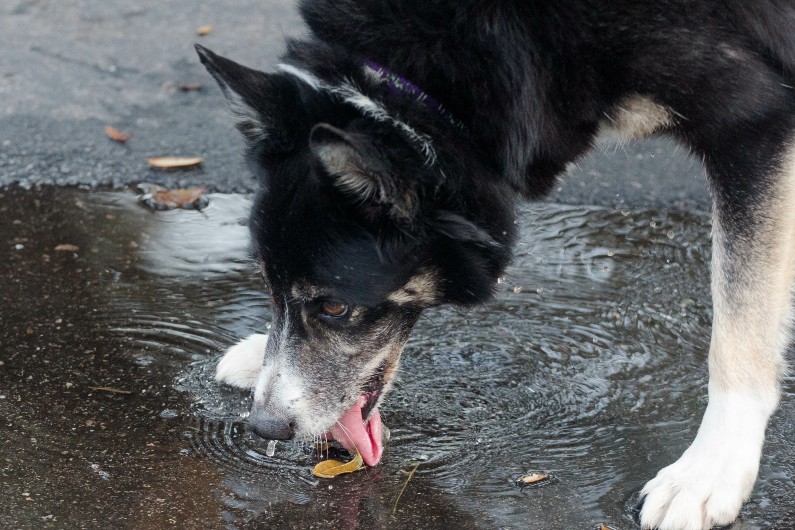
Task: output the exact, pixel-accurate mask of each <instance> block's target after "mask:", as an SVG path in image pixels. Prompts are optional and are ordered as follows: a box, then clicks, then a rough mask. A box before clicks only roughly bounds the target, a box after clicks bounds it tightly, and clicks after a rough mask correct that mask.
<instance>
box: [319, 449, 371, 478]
mask: <svg viewBox="0 0 795 530" xmlns="http://www.w3.org/2000/svg"><path fill="white" fill-rule="evenodd" d="M363 466H364V460H362V455H361V453H359V451H356V456H354V457H353V460H351V461H350V462H340V461H339V460H324V461H322V462H320V463H319V464H318V465H316V466H315V468H314V469H313V470H312V474H313V475H315V476H316V477H320V478H334V477H336V476H337V475H344V474H345V473H353V472H354V471H359V470H360V469H361V468H362V467H363Z"/></svg>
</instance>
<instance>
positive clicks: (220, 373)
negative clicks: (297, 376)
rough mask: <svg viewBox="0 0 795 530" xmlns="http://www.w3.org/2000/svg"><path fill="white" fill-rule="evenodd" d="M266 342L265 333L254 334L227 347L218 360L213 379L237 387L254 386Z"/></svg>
mask: <svg viewBox="0 0 795 530" xmlns="http://www.w3.org/2000/svg"><path fill="white" fill-rule="evenodd" d="M267 343H268V336H267V335H262V334H254V335H250V336H249V337H248V338H245V339H243V340H241V341H240V342H238V343H237V344H235V345H234V346H232V347H231V348H229V349H228V350H227V351H226V353H225V354H224V356H223V357H221V360H220V361H218V366H217V367H216V369H215V380H216V381H219V382H221V383H226V384H227V385H231V386H236V387H238V388H254V386H255V385H256V384H257V378H258V377H259V373H260V370H261V369H262V360H263V358H264V357H265V345H266V344H267Z"/></svg>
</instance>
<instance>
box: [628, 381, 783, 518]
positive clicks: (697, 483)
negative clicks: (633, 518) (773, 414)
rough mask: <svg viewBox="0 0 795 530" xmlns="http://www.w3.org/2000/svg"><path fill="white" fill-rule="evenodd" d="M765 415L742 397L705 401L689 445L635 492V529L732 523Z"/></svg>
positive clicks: (752, 473)
mask: <svg viewBox="0 0 795 530" xmlns="http://www.w3.org/2000/svg"><path fill="white" fill-rule="evenodd" d="M768 409H769V407H768V406H766V405H765V406H759V403H758V402H757V401H756V400H755V399H749V398H747V397H737V396H732V397H731V398H726V397H723V398H721V399H715V400H710V404H709V406H708V407H707V411H706V413H705V414H704V419H703V421H702V423H701V428H700V429H699V431H698V435H697V436H696V439H695V440H694V441H693V444H692V445H691V446H690V447H689V448H688V449H687V450H686V451H685V452H684V454H683V455H682V456H681V458H679V460H677V461H676V462H674V463H673V464H671V465H670V466H668V467H666V468H664V469H662V470H661V471H660V472H659V473H657V476H656V477H655V478H653V479H652V480H650V481H649V482H648V483H647V484H646V486H645V487H644V488H643V491H641V497H643V508H642V509H641V513H640V522H641V527H642V528H643V529H649V528H656V529H659V530H691V529H692V530H706V529H709V528H712V527H713V526H722V525H727V524H729V523H731V522H732V521H734V520H735V519H736V518H737V515H738V514H739V513H740V508H741V507H742V504H743V503H744V502H745V501H746V500H748V497H749V496H750V494H751V490H752V489H753V487H754V482H755V481H756V476H757V473H758V471H759V458H760V456H761V453H762V444H763V442H764V436H765V426H766V424H767V419H768V417H769V414H770V413H769V411H768Z"/></svg>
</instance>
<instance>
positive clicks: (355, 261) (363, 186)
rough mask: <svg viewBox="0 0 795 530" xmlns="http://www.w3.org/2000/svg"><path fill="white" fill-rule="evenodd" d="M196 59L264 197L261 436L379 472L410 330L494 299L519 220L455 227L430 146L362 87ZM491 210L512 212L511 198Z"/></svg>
mask: <svg viewBox="0 0 795 530" xmlns="http://www.w3.org/2000/svg"><path fill="white" fill-rule="evenodd" d="M197 49H198V50H199V54H200V56H201V60H202V62H203V63H204V65H205V66H206V67H207V69H208V70H209V71H210V73H211V74H212V75H213V77H215V79H216V80H217V81H218V82H219V84H220V86H221V88H222V90H223V92H224V94H225V95H226V97H227V99H228V100H229V102H230V104H231V106H232V109H233V111H234V113H235V115H236V116H237V127H238V129H239V130H240V131H241V132H242V133H243V135H244V137H245V139H246V142H247V156H248V161H249V164H250V166H251V167H252V169H253V171H254V172H255V174H256V175H257V177H258V179H259V182H260V186H259V190H260V191H259V193H258V194H257V197H256V199H255V202H254V205H253V208H252V212H251V217H250V227H251V234H252V243H253V245H252V246H253V252H254V259H255V261H256V263H257V264H258V266H259V267H260V269H261V273H262V276H263V278H264V280H265V283H266V284H267V286H268V288H269V291H270V293H271V296H272V301H273V315H274V317H273V318H274V320H273V324H272V329H271V331H270V337H269V340H268V343H267V349H266V352H265V356H264V363H263V367H262V371H261V374H260V377H259V380H258V382H257V385H256V388H255V395H254V404H253V407H252V410H251V414H250V417H249V421H250V423H251V425H252V427H253V428H254V430H255V432H257V433H258V434H260V435H261V436H263V437H265V438H270V439H291V438H293V439H312V438H313V437H315V436H319V435H321V434H323V433H327V432H330V433H331V435H333V436H334V437H335V438H337V439H338V440H339V441H340V442H341V443H342V444H343V445H344V446H345V447H347V448H348V449H353V447H354V446H355V447H356V448H358V449H359V450H360V451H361V452H362V455H363V457H364V459H365V462H366V463H368V464H370V465H372V464H375V463H377V461H378V459H379V458H380V454H381V432H380V416H379V415H378V412H377V408H378V405H379V403H380V401H381V399H382V398H383V396H384V394H385V392H386V391H387V390H388V389H389V387H390V384H391V382H392V380H393V378H394V376H395V372H396V370H397V366H398V360H399V358H400V354H401V351H402V349H403V345H404V343H405V342H406V340H407V338H408V336H409V333H410V331H411V329H412V327H413V326H414V324H415V322H416V321H417V318H418V317H419V315H420V312H421V311H422V310H423V309H425V308H428V307H431V306H434V305H438V304H441V303H450V302H452V303H457V304H474V303H479V302H482V301H484V300H485V299H487V298H488V297H489V296H490V294H491V292H492V289H493V285H494V282H495V280H496V278H497V276H498V275H499V274H500V273H501V271H502V269H503V268H504V266H505V264H506V262H507V260H508V255H509V250H508V242H509V239H510V237H511V236H512V234H511V233H510V232H512V231H511V229H510V228H508V227H510V226H511V224H512V223H511V222H510V215H512V213H511V212H510V211H511V208H507V210H508V212H509V213H506V214H501V213H499V212H498V211H494V212H492V215H493V216H494V218H495V219H501V221H500V222H501V223H502V225H501V226H497V225H492V226H488V227H484V226H481V225H480V223H475V222H472V221H470V220H468V219H466V218H465V217H464V216H463V215H461V214H460V213H454V209H455V208H457V209H458V211H459V212H460V211H461V209H462V208H466V206H467V205H466V204H465V203H464V202H465V201H466V200H468V199H466V194H463V193H462V194H459V195H457V196H451V194H450V193H448V190H447V188H446V186H449V183H448V182H446V181H445V179H447V177H446V176H445V175H444V172H443V171H441V170H440V169H439V168H438V167H436V165H435V164H434V160H433V156H434V154H435V153H434V151H433V147H432V146H431V145H430V143H429V141H428V140H427V138H426V137H425V136H424V135H422V134H418V133H416V132H415V131H414V130H413V129H411V128H410V127H408V126H407V125H406V124H404V123H402V122H399V121H397V120H394V119H392V118H391V117H389V116H387V115H385V114H383V112H385V111H383V109H382V108H381V107H380V106H379V105H378V103H376V102H374V101H373V100H370V99H368V98H367V97H365V96H364V95H362V94H361V93H357V92H356V90H355V89H354V88H353V86H352V85H345V86H330V85H327V84H326V83H323V82H321V81H320V80H319V79H318V78H316V77H315V76H313V75H311V74H309V73H307V72H306V71H303V70H298V69H296V68H294V67H292V66H282V67H281V69H280V70H278V71H276V72H275V73H270V74H266V73H262V72H258V71H255V70H251V69H248V68H245V67H243V66H240V65H238V64H236V63H234V62H232V61H230V60H228V59H225V58H222V57H219V56H217V55H215V54H213V53H212V52H210V51H209V50H206V49H204V48H201V47H197ZM470 191H472V190H470ZM480 195H481V196H480V197H478V200H479V201H482V202H483V204H485V206H486V208H493V209H495V210H496V209H497V207H498V206H504V205H503V204H502V203H501V202H500V201H503V200H504V198H503V195H500V194H499V193H498V194H496V195H495V194H494V193H486V192H484V193H482V194H480ZM462 203H464V204H462ZM503 209H505V208H503ZM503 218H504V219H503ZM496 230H499V233H498V235H497V236H494V235H492V234H494V233H495V231H496Z"/></svg>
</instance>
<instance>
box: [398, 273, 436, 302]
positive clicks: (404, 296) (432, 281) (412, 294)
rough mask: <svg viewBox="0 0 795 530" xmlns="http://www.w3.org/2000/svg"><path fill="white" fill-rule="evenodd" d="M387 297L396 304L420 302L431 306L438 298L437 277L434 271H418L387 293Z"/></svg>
mask: <svg viewBox="0 0 795 530" xmlns="http://www.w3.org/2000/svg"><path fill="white" fill-rule="evenodd" d="M387 299H388V300H389V301H390V302H394V303H396V304H400V305H402V304H420V305H423V306H431V305H433V304H435V303H437V302H438V299H439V278H438V276H437V275H436V273H435V272H434V271H430V270H426V271H420V272H419V273H417V274H416V275H415V276H413V277H412V278H411V279H410V280H409V281H408V282H406V284H405V285H404V286H403V287H401V288H400V289H398V290H397V291H394V292H392V293H389V296H387Z"/></svg>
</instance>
